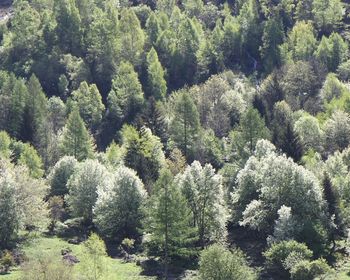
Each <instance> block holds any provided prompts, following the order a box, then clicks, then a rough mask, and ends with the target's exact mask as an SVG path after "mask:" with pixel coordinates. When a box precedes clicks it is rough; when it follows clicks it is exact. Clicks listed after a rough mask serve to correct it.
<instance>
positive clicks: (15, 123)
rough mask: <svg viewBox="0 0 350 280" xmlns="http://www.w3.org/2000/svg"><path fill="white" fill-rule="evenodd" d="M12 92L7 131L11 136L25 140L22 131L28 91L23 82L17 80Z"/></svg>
mask: <svg viewBox="0 0 350 280" xmlns="http://www.w3.org/2000/svg"><path fill="white" fill-rule="evenodd" d="M11 79H15V78H14V77H13V78H11ZM10 90H12V94H11V97H10V107H9V112H8V116H7V131H8V132H9V133H10V135H11V136H13V137H17V138H22V139H23V138H25V137H23V136H24V134H25V133H23V131H22V130H23V125H24V113H25V105H26V100H27V96H28V90H27V87H26V85H25V83H24V81H23V80H15V81H14V84H13V88H12V89H10Z"/></svg>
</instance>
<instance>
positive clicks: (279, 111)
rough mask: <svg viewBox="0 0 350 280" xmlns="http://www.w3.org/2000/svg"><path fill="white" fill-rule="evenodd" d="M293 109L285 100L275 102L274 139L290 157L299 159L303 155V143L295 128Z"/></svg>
mask: <svg viewBox="0 0 350 280" xmlns="http://www.w3.org/2000/svg"><path fill="white" fill-rule="evenodd" d="M293 125H294V124H293V119H292V110H291V109H290V107H289V106H288V104H287V103H286V102H284V101H280V102H278V103H276V104H275V106H274V110H273V120H272V124H271V126H272V141H273V143H274V144H275V146H276V147H277V148H278V149H281V150H282V151H283V152H284V153H286V155H287V156H288V157H292V158H293V159H294V160H295V161H297V162H298V161H299V160H300V159H301V156H302V148H301V144H300V143H299V141H298V136H297V135H296V133H295V132H294V129H293Z"/></svg>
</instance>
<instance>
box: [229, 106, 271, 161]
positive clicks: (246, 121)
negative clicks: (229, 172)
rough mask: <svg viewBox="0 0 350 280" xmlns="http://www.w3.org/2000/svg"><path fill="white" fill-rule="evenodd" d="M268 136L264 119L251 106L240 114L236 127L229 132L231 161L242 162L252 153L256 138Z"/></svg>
mask: <svg viewBox="0 0 350 280" xmlns="http://www.w3.org/2000/svg"><path fill="white" fill-rule="evenodd" d="M269 138H270V132H269V130H268V129H267V128H266V126H265V121H264V119H263V118H262V117H261V116H260V114H259V112H258V111H257V110H256V109H253V108H251V109H249V110H247V111H246V112H245V114H244V115H243V116H242V119H241V121H240V123H239V126H238V127H237V129H235V130H234V131H232V132H231V133H230V142H231V147H230V152H231V153H232V154H231V155H230V157H231V158H232V159H233V161H235V162H238V163H243V164H244V163H245V161H246V160H247V159H248V158H249V156H250V155H252V153H253V151H254V149H255V145H256V143H257V142H258V140H259V139H269Z"/></svg>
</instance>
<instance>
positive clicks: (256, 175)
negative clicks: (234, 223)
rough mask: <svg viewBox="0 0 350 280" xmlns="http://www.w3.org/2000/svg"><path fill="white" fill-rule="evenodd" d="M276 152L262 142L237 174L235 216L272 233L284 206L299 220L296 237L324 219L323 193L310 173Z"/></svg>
mask: <svg viewBox="0 0 350 280" xmlns="http://www.w3.org/2000/svg"><path fill="white" fill-rule="evenodd" d="M268 144H269V145H268ZM273 149H274V147H273V145H271V144H270V143H269V142H267V141H264V140H260V141H259V142H258V143H257V146H256V150H255V155H254V156H252V157H250V158H249V160H248V161H247V163H246V165H245V167H244V168H243V169H242V170H241V171H240V172H239V173H238V175H237V184H238V187H237V189H236V190H235V191H234V193H233V203H234V205H235V206H234V208H235V210H236V211H235V216H236V215H238V216H237V217H236V218H238V219H241V220H240V222H239V223H240V225H242V226H248V227H250V228H251V229H255V230H259V231H263V232H269V231H270V230H271V229H272V227H273V226H274V220H276V219H277V211H278V210H279V209H280V208H281V207H282V206H283V205H285V206H288V207H291V211H292V214H293V217H294V218H295V219H296V223H297V225H298V226H296V227H295V230H296V234H297V233H300V231H301V228H300V227H302V226H303V225H304V224H305V225H306V224H308V223H311V224H312V223H317V221H318V220H322V219H323V217H324V216H323V215H324V212H323V211H324V201H323V199H322V189H321V186H320V185H319V182H318V181H317V179H316V177H315V176H314V175H313V174H312V173H311V172H309V171H308V170H306V169H304V168H303V167H301V166H298V165H297V164H296V163H294V162H293V161H292V160H291V159H288V158H286V157H285V156H280V155H278V154H276V152H274V150H273ZM306 192H307V193H308V196H307V197H306V196H305V195H304V194H305V193H306ZM301 236H302V235H301Z"/></svg>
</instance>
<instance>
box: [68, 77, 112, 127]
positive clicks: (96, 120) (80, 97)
mask: <svg viewBox="0 0 350 280" xmlns="http://www.w3.org/2000/svg"><path fill="white" fill-rule="evenodd" d="M72 95H73V100H74V101H75V102H76V104H77V106H78V109H79V112H80V116H81V117H82V118H83V120H84V122H85V123H86V124H87V125H88V127H89V129H91V130H93V131H94V130H96V129H97V127H98V125H99V124H100V123H101V120H102V115H103V112H104V110H105V106H104V105H103V103H102V97H101V94H100V92H99V90H98V88H97V87H96V85H95V84H92V85H90V86H89V85H88V84H87V82H85V81H84V82H82V83H81V84H80V86H79V88H78V89H77V90H76V91H74V92H73V93H72Z"/></svg>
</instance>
